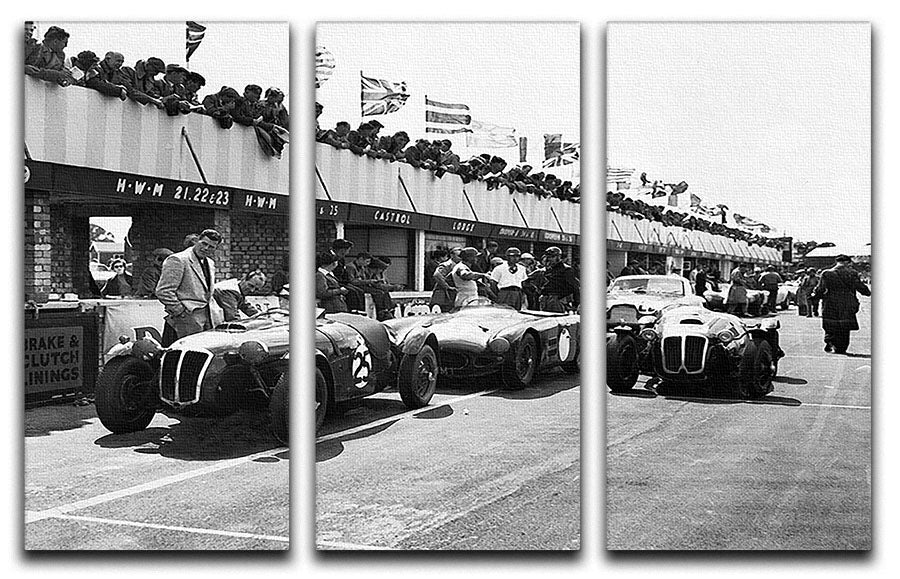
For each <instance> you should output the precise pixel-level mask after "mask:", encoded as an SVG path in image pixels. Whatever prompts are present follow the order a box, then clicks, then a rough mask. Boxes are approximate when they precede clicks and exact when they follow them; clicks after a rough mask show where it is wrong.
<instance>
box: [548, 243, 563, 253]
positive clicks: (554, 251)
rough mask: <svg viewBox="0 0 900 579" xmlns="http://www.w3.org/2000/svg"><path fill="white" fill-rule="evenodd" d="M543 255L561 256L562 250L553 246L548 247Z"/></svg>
mask: <svg viewBox="0 0 900 579" xmlns="http://www.w3.org/2000/svg"><path fill="white" fill-rule="evenodd" d="M544 255H562V250H561V249H560V248H558V247H556V246H555V245H553V246H550V247H548V248H547V249H546V250H545V251H544Z"/></svg>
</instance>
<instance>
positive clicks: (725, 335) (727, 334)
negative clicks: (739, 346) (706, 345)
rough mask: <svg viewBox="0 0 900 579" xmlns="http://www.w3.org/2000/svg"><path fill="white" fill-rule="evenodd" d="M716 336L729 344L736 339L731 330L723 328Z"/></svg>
mask: <svg viewBox="0 0 900 579" xmlns="http://www.w3.org/2000/svg"><path fill="white" fill-rule="evenodd" d="M716 338H718V339H719V341H720V342H722V343H723V344H728V343H729V342H731V341H732V340H733V339H734V334H732V333H731V331H730V330H722V331H721V332H719V333H718V334H716Z"/></svg>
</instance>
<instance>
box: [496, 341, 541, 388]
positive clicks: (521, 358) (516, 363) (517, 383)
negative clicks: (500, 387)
mask: <svg viewBox="0 0 900 579" xmlns="http://www.w3.org/2000/svg"><path fill="white" fill-rule="evenodd" d="M537 364H538V348H537V342H535V340H534V336H532V335H531V334H525V335H523V336H522V337H521V339H519V341H518V342H517V343H516V345H515V348H514V350H513V352H512V356H510V358H509V359H508V360H507V362H506V364H505V366H504V368H503V384H504V385H505V386H506V387H507V388H510V389H513V390H519V389H522V388H525V387H526V386H528V385H529V384H531V381H532V380H533V379H534V374H535V371H536V370H537Z"/></svg>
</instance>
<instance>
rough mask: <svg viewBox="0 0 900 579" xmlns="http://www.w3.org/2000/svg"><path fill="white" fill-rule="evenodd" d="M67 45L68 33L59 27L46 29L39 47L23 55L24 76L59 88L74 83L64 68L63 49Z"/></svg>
mask: <svg viewBox="0 0 900 579" xmlns="http://www.w3.org/2000/svg"><path fill="white" fill-rule="evenodd" d="M68 45H69V33H68V32H66V31H65V30H64V29H62V28H60V27H59V26H51V27H50V28H48V29H47V32H45V33H44V41H43V42H42V43H41V44H40V46H37V45H35V46H34V47H32V48H31V49H30V50H29V51H28V52H27V53H26V54H25V74H27V75H29V76H34V77H37V78H39V79H41V80H46V81H50V82H55V83H56V84H58V85H59V86H69V85H70V84H72V83H73V82H75V79H73V78H72V74H71V73H70V72H69V71H68V70H66V67H65V62H66V52H65V49H66V46H68Z"/></svg>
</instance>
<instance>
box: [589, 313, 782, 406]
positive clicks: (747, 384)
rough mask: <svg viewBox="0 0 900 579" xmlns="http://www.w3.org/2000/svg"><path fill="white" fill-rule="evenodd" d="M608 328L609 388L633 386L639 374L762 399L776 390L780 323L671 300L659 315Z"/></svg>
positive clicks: (624, 317) (634, 317)
mask: <svg viewBox="0 0 900 579" xmlns="http://www.w3.org/2000/svg"><path fill="white" fill-rule="evenodd" d="M615 317H618V318H620V319H622V320H623V321H622V322H621V323H620V324H619V325H618V326H615V327H613V328H611V331H610V330H608V331H607V344H606V356H607V362H606V363H607V386H608V387H609V389H610V390H612V391H613V392H625V391H628V390H630V389H631V388H632V387H633V386H634V384H635V382H636V381H637V377H638V375H639V374H645V375H648V376H651V377H655V378H658V379H659V380H660V381H661V382H662V384H663V386H670V387H676V388H677V387H680V386H684V385H689V384H692V385H707V386H710V387H711V388H712V390H713V393H714V394H725V395H728V396H737V397H741V398H761V397H763V396H765V395H766V394H768V393H769V392H771V391H772V379H773V378H774V377H775V376H776V375H777V372H778V360H779V359H781V358H782V357H783V356H784V352H783V351H782V350H781V348H780V346H779V344H778V328H779V322H778V320H776V319H766V320H760V321H757V322H744V321H742V320H741V319H740V318H738V317H736V316H732V315H730V314H723V313H718V312H712V311H710V310H708V309H706V308H704V307H702V306H698V305H680V304H672V305H670V306H667V307H665V308H663V309H662V310H661V311H659V312H657V314H656V315H654V316H643V317H640V318H638V317H637V311H636V310H634V311H632V312H631V316H630V317H628V316H627V315H626V312H625V311H624V306H620V308H619V310H618V311H617V312H616V313H615Z"/></svg>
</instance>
